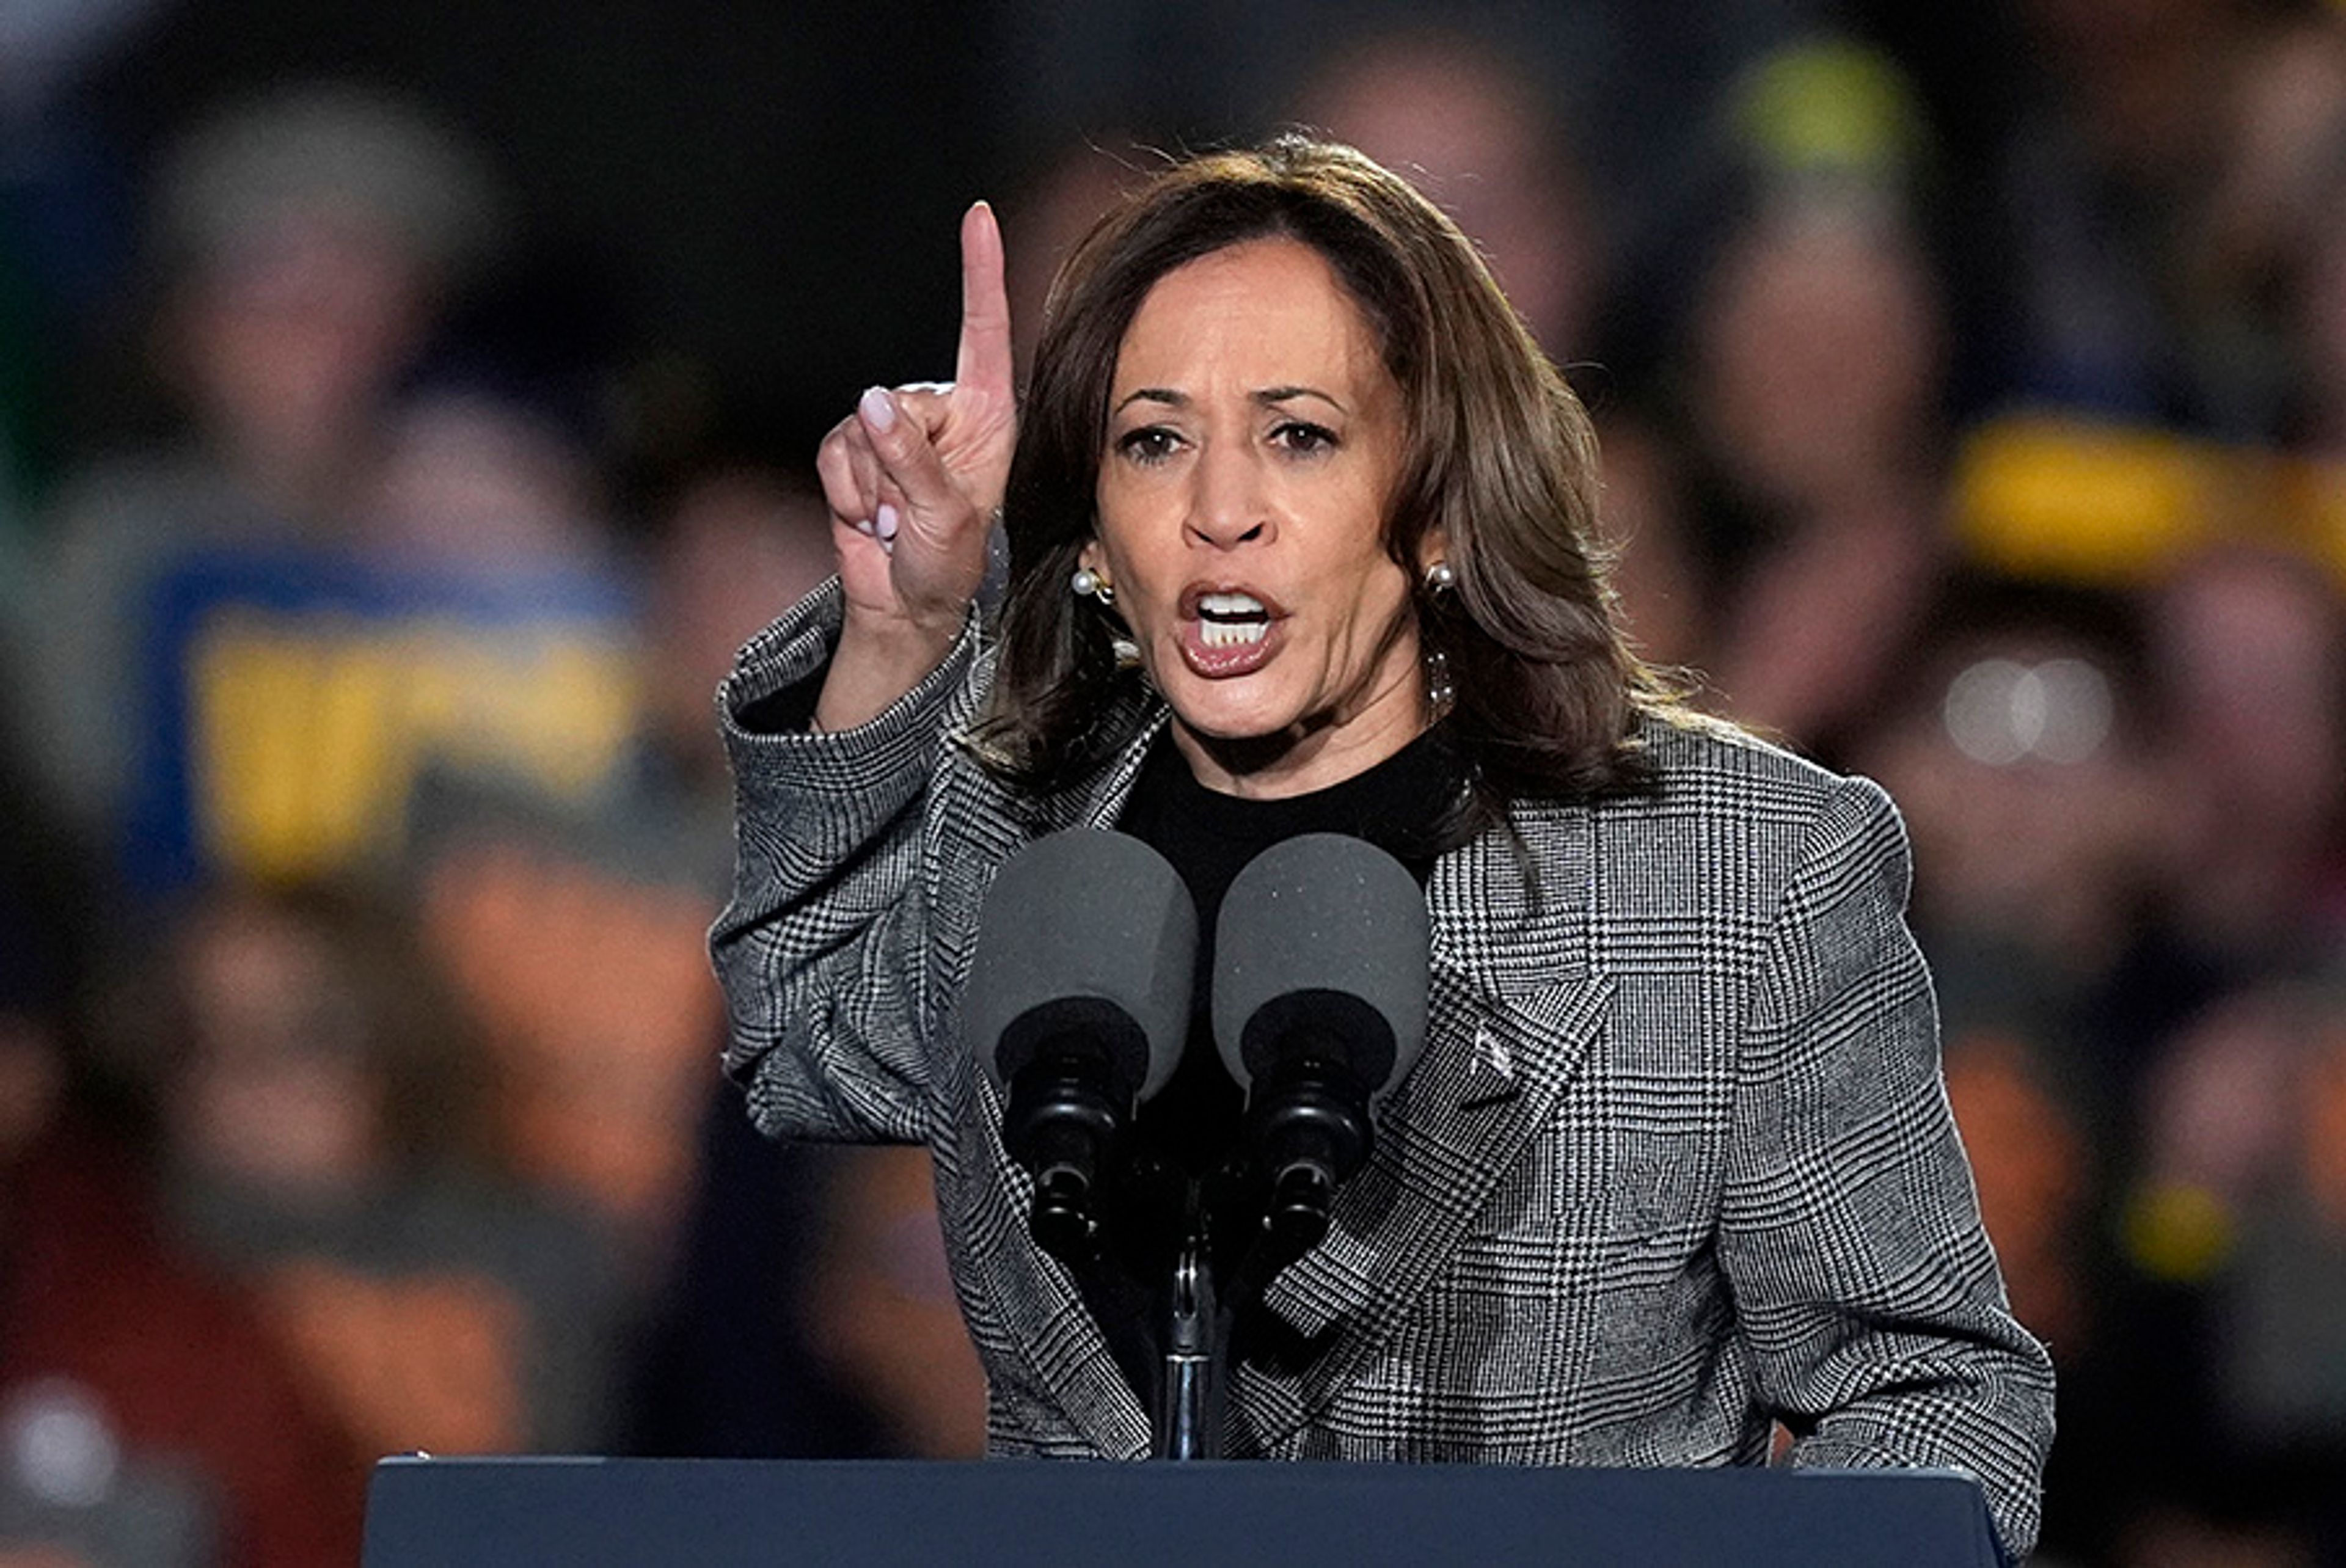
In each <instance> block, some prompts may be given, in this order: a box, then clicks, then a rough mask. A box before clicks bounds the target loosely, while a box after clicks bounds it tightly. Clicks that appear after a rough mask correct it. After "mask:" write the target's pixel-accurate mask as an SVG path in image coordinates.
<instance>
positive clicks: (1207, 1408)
mask: <svg viewBox="0 0 2346 1568" xmlns="http://www.w3.org/2000/svg"><path fill="white" fill-rule="evenodd" d="M1228 1327H1229V1324H1228V1322H1227V1321H1226V1319H1225V1315H1224V1313H1223V1311H1222V1308H1221V1304H1220V1301H1219V1298H1217V1296H1216V1294H1215V1290H1214V1269H1213V1258H1212V1254H1211V1251H1210V1249H1209V1247H1208V1245H1207V1240H1206V1234H1205V1228H1204V1227H1202V1226H1200V1225H1198V1224H1195V1223H1192V1224H1191V1225H1190V1226H1189V1227H1188V1234H1187V1235H1186V1237H1184V1238H1183V1240H1182V1243H1181V1250H1180V1252H1179V1254H1178V1256H1177V1257H1175V1259H1174V1262H1173V1279H1172V1288H1171V1290H1170V1292H1169V1293H1168V1298H1167V1303H1166V1313H1165V1369H1164V1380H1163V1381H1162V1382H1161V1383H1160V1384H1159V1385H1158V1392H1157V1412H1156V1422H1155V1425H1156V1429H1157V1441H1156V1447H1155V1451H1154V1456H1155V1457H1156V1458H1158V1459H1177V1460H1187V1459H1219V1458H1220V1457H1221V1455H1222V1379H1223V1359H1222V1358H1223V1347H1224V1345H1225V1343H1226V1342H1227V1339H1228V1335H1227V1333H1226V1332H1225V1330H1226V1329H1228Z"/></svg>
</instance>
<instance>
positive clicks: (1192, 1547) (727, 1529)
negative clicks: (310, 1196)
mask: <svg viewBox="0 0 2346 1568" xmlns="http://www.w3.org/2000/svg"><path fill="white" fill-rule="evenodd" d="M800 1563H805V1564H821V1568H879V1565H881V1564H888V1565H891V1568H894V1565H898V1564H903V1565H910V1564H924V1565H925V1564H933V1563H949V1564H972V1565H980V1564H992V1563H1010V1564H1017V1565H1018V1568H1030V1565H1031V1568H1058V1565H1062V1564H1065V1565H1066V1568H1076V1565H1082V1568H1092V1565H1094V1564H1102V1563H1114V1564H1116V1565H1117V1568H1159V1565H1162V1568H1195V1565H1197V1564H1199V1563H1212V1564H1215V1565H1217V1568H1246V1565H1249V1564H1265V1565H1269V1564H1277V1565H1278V1568H1374V1565H1379V1564H1387V1563H1391V1564H1403V1563H1408V1564H1420V1563H1570V1564H1573V1565H1574V1568H1614V1565H1620V1568H1628V1565H1630V1564H1636V1565H1637V1568H1668V1565H1673V1564H1685V1565H1687V1568H1712V1565H1714V1564H1722V1563H1731V1564H1734V1565H1736V1568H1768V1565H1770V1564H1791V1563H1799V1564H1801V1565H1802V1568H1882V1565H1884V1564H1896V1565H1897V1568H1994V1565H1995V1563H1996V1553H1995V1546H1994V1536H1993V1535H1992V1533H1991V1532H1990V1530H1989V1527H1988V1521H1987V1511H1986V1507H1985V1505H1984V1502H1982V1500H1981V1496H1980V1492H1979V1489H1978V1487H1977V1486H1976V1485H1975V1484H1974V1482H1973V1481H1970V1480H1969V1479H1968V1478H1966V1477H1964V1476H1962V1475H1958V1474H1954V1473H1952V1472H1948V1471H1769V1470H1703V1471H1693V1470H1678V1471H1663V1470H1637V1471H1631V1470H1544V1469H1528V1468H1520V1467H1511V1466H1464V1465H1400V1464H1394V1465H1383V1464H1376V1465H1371V1464H1262V1463H1247V1462H1239V1461H1230V1462H1212V1461H1206V1462H1197V1463H1185V1464H1082V1463H1054V1462H1049V1461H1001V1460H997V1461H986V1462H982V1463H980V1462H971V1463H949V1464H930V1463H912V1462H907V1461H748V1460H604V1459H425V1458H421V1457H417V1458H410V1459H388V1460H385V1461H382V1463H381V1464H380V1465H378V1466H377V1467H376V1469H375V1473H374V1481H373V1484H372V1488H371V1490H370V1492H369V1494H368V1502H367V1522H366V1550H365V1555H364V1558H363V1563H362V1568H556V1565H557V1564H558V1565H559V1568H675V1565H678V1564H690V1565H691V1568H751V1565H753V1564H754V1565H756V1568H780V1565H790V1564H800Z"/></svg>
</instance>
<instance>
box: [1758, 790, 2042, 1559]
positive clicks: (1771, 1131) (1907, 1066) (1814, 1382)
mask: <svg viewBox="0 0 2346 1568" xmlns="http://www.w3.org/2000/svg"><path fill="white" fill-rule="evenodd" d="M1911 881H1912V869H1911V861H1910V858H1909V854H1908V850H1907V844H1906V835H1905V829H1904V827H1903V825H1902V823H1901V821H1900V820H1899V818H1898V815H1897V811H1896V809H1895V808H1894V807H1892V804H1891V802H1890V799H1889V797H1888V796H1887V795H1885V794H1884V793H1883V792H1882V790H1881V789H1880V788H1879V787H1877V786H1875V785H1873V784H1872V783H1870V782H1868V781H1866V780H1864V779H1849V780H1844V781H1842V782H1841V784H1840V786H1839V788H1838V789H1836V791H1835V792H1834V794H1833V795H1832V797H1831V799H1830V800H1829V801H1828V802H1827V804H1826V807H1825V809H1824V810H1823V812H1822V813H1821V815H1820V817H1819V818H1818V819H1817V820H1815V821H1814V823H1813V824H1812V825H1811V828H1810V830H1809V831H1808V834H1807V841H1806V843H1805V844H1804V846H1803V848H1802V851H1801V855H1800V864H1799V867H1798V869H1797V871H1794V873H1793V874H1792V876H1791V878H1790V881H1789V882H1788V884H1787V885H1786V888H1785V891H1784V893H1783V896H1782V899H1781V901H1780V904H1779V905H1778V908H1777V911H1776V913H1775V917H1774V921H1773V925H1772V927H1771V929H1770V934H1769V939H1768V942H1767V946H1766V949H1765V954H1764V958H1763V961H1762V964H1761V967H1760V972H1759V975H1758V978H1757V991H1756V994H1755V995H1754V998H1753V1006H1752V1009H1751V1012H1750V1014H1749V1026H1748V1030H1747V1033H1746V1034H1745V1037H1744V1039H1743V1041H1742V1044H1741V1054H1740V1061H1739V1086H1738V1090H1737V1104H1736V1118H1737V1126H1736V1136H1735V1138H1734V1140H1733V1148H1734V1153H1733V1154H1732V1155H1731V1156H1730V1165H1729V1176H1728V1183H1727V1187H1726V1192H1725V1198H1724V1204H1723V1210H1722V1217H1721V1232H1720V1246H1721V1251H1722V1257H1723V1262H1724V1266H1725V1268H1726V1270H1727V1274H1728V1278H1729V1282H1730V1284H1731V1287H1732V1288H1733V1290H1734V1293H1735V1299H1736V1307H1737V1313H1738V1317H1739V1322H1740V1331H1741V1333H1742V1334H1743V1335H1744V1337H1745V1339H1746V1341H1747V1343H1748V1345H1749V1349H1750V1351H1751V1353H1752V1355H1753V1359H1754V1361H1755V1363H1756V1366H1757V1369H1758V1374H1759V1379H1760V1384H1759V1386H1760V1394H1761V1397H1762V1398H1763V1399H1765V1400H1768V1402H1769V1404H1770V1407H1771V1409H1772V1410H1774V1411H1775V1412H1776V1414H1777V1415H1778V1417H1779V1419H1780V1420H1783V1421H1784V1422H1785V1424H1786V1425H1787V1426H1789V1427H1790V1429H1791V1430H1792V1431H1793V1433H1794V1436H1795V1441H1794V1443H1793V1447H1792V1451H1791V1454H1790V1459H1791V1462H1792V1463H1793V1464H1795V1465H1808V1466H1838V1467H1881V1466H1907V1465H1923V1466H1943V1467H1950V1468H1957V1469H1962V1470H1965V1471H1970V1472H1972V1473H1973V1474H1974V1475H1975V1476H1977V1477H1978V1478H1979V1480H1980V1481H1981V1483H1982V1485H1983V1486H1984V1490H1985V1492H1986V1495H1987V1501H1988V1510H1989V1513H1990V1516H1991V1517H1992V1518H1993V1519H1994V1523H1995V1528H1996V1532H1997V1536H1998V1539H1999V1544H2000V1545H2001V1546H2002V1548H2003V1550H2004V1553H2005V1554H2006V1556H2007V1558H2008V1559H2009V1560H2013V1561H2017V1560H2018V1559H2020V1558H2022V1557H2025V1555H2026V1554H2027V1553H2028V1551H2029V1549H2030V1547H2031V1546H2032V1545H2033V1544H2034V1543H2035V1537H2036V1527H2037V1520H2038V1510H2039V1505H2040V1489H2041V1484H2042V1475H2043V1470H2044V1464H2045V1452H2046V1450H2047V1448H2048V1447H2049V1446H2050V1444H2051V1441H2052V1436H2053V1370H2052V1363H2051V1360H2050V1359H2049V1358H2048V1357H2047V1356H2046V1354H2045V1349H2044V1347H2043V1346H2042V1345H2040V1344H2038V1343H2037V1341H2036V1340H2035V1338H2033V1337H2032V1336H2031V1335H2030V1334H2029V1333H2028V1332H2027V1331H2026V1330H2025V1329H2023V1328H2022V1327H2021V1326H2020V1325H2019V1324H2018V1323H2017V1322H2016V1321H2015V1320H2014V1319H2013V1317H2012V1315H2011V1313H2010V1312H2009V1311H2008V1310H2007V1308H2006V1303H2005V1298H2004V1282H2003V1278H2002V1276H2001V1274H2000V1273H1999V1271H1998V1270H1997V1268H1996V1262H1995V1256H1994V1252H1993V1250H1992V1249H1991V1248H1990V1247H1989V1244H1988V1239H1987V1235H1986V1232H1985V1231H1984V1229H1983V1227H1982V1226H1981V1223H1980V1216H1979V1205H1978V1201H1977V1197H1976V1196H1975V1194H1974V1189H1973V1186H1972V1176H1971V1166H1970V1165H1969V1162H1968V1161H1967V1160H1966V1159H1965V1157H1964V1149H1963V1145H1962V1143H1961V1141H1960V1139H1959V1138H1958V1136H1957V1134H1956V1130H1955V1125H1954V1118H1953V1115H1952V1113H1951V1111H1950V1109H1949V1106H1948V1103H1947V1096H1946V1091H1945V1087H1944V1084H1943V1081H1942V1079H1941V1076H1940V1067H1939V1040H1938V1018H1937V1012H1936V1008H1935V1005H1934V1003H1933V999H1932V993H1931V983H1930V976H1929V974H1928V972H1927V971H1926V970H1925V968H1924V966H1923V955H1922V953H1921V952H1920V951H1919V950H1918V949H1917V948H1916V946H1915V943H1914V941H1913V936H1912V935H1911V934H1910V933H1909V932H1908V931H1907V928H1906V924H1905V920H1904V910H1905V903H1906V895H1907V891H1908V887H1909V884H1910V882H1911Z"/></svg>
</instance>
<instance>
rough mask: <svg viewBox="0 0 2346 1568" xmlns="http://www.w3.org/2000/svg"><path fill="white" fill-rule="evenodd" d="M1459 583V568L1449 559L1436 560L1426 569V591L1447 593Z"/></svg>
mask: <svg viewBox="0 0 2346 1568" xmlns="http://www.w3.org/2000/svg"><path fill="white" fill-rule="evenodd" d="M1457 585H1458V568H1457V567H1455V566H1454V565H1451V564H1450V563H1449V562H1447V561H1436V562H1435V563H1433V565H1431V566H1428V567H1427V568H1426V569H1425V591H1426V592H1427V593H1429V594H1446V593H1448V592H1449V591H1450V590H1451V589H1453V588H1454V587H1456V586H1457Z"/></svg>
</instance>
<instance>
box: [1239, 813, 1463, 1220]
mask: <svg viewBox="0 0 2346 1568" xmlns="http://www.w3.org/2000/svg"><path fill="white" fill-rule="evenodd" d="M1431 944H1432V935H1431V932H1430V929H1429V927H1428V924H1427V921H1426V913H1425V895H1424V893H1423V891H1421V890H1420V889H1419V887H1418V885H1417V879H1416V878H1414V877H1413V876H1411V875H1410V874H1409V872H1408V871H1406V870H1404V869H1403V866H1402V864H1401V862H1400V861H1398V860H1394V859H1393V858H1392V856H1391V855H1388V854H1386V853H1385V852H1384V851H1383V850H1380V849H1378V848H1376V847H1375V846H1374V845H1372V844H1369V843H1365V842H1363V841H1362V840H1359V839H1352V838H1347V837H1344V836H1343V835H1341V834H1337V833H1306V834H1303V835H1301V836H1300V837H1297V838H1293V839H1288V840H1282V841H1281V842H1280V843H1277V844H1274V845H1272V846H1271V847H1270V849H1268V850H1264V851H1263V852H1262V853H1261V854H1260V855H1258V856H1256V857H1255V858H1254V860H1251V861H1250V862H1249V863H1248V864H1247V867H1246V869H1245V870H1244V871H1240V872H1239V875H1238V879H1237V880H1236V881H1233V882H1232V883H1231V884H1230V890H1229V892H1228V893H1226V894H1224V895H1223V899H1222V911H1221V918H1220V921H1219V923H1218V924H1217V926H1216V928H1215V937H1214V995H1213V1022H1214V1044H1215V1045H1216V1046H1217V1047H1218V1048H1219V1051H1220V1053H1221V1057H1222V1064H1223V1065H1224V1066H1225V1067H1227V1068H1228V1069H1229V1073H1230V1076H1231V1077H1233V1078H1235V1079H1237V1080H1238V1082H1239V1086H1240V1087H1242V1088H1244V1089H1245V1090H1246V1091H1247V1112H1246V1115H1247V1130H1248V1135H1249V1138H1250V1141H1251V1143H1252V1145H1253V1147H1254V1151H1255V1155H1256V1157H1257V1159H1258V1161H1259V1162H1260V1166H1261V1168H1262V1170H1263V1173H1264V1174H1265V1175H1266V1176H1268V1177H1269V1179H1270V1207H1269V1210H1268V1212H1267V1213H1266V1215H1265V1217H1264V1219H1263V1227H1264V1229H1265V1230H1266V1231H1267V1232H1269V1233H1270V1237H1271V1239H1272V1240H1273V1242H1274V1243H1276V1244H1277V1245H1278V1246H1279V1247H1280V1249H1281V1251H1282V1252H1283V1253H1284V1255H1285V1257H1301V1256H1302V1255H1303V1254H1304V1253H1305V1252H1308V1251H1310V1250H1311V1248H1312V1247H1316V1246H1318V1245H1319V1243H1320V1240H1321V1237H1324V1236H1326V1235H1327V1233H1328V1217H1329V1210H1330V1207H1331V1205H1332V1204H1333V1203H1334V1202H1335V1196H1336V1187H1337V1185H1338V1184H1339V1183H1341V1182H1342V1181H1343V1180H1345V1179H1346V1178H1347V1177H1349V1176H1352V1173H1353V1172H1355V1171H1357V1170H1358V1169H1360V1167H1361V1166H1362V1163H1363V1162H1365V1161H1366V1160H1367V1159H1368V1157H1369V1150H1370V1147H1371V1145H1372V1139H1373V1134H1372V1128H1371V1124H1370V1113H1371V1111H1372V1108H1373V1107H1374V1106H1375V1105H1377V1104H1379V1103H1380V1102H1382V1100H1383V1098H1384V1096H1385V1094H1386V1093H1387V1091H1389V1090H1391V1089H1392V1086H1393V1085H1394V1084H1398V1083H1400V1082H1401V1080H1402V1078H1403V1075H1404V1074H1407V1073H1408V1071H1409V1069H1410V1066H1411V1064H1413V1063H1414V1062H1415V1061H1416V1060H1417V1054H1418V1052H1419V1051H1420V1050H1421V1049H1423V1046H1424V1044H1425V1016H1426V984H1427V973H1426V972H1427V966H1428V952H1429V949H1430V947H1431Z"/></svg>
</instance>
